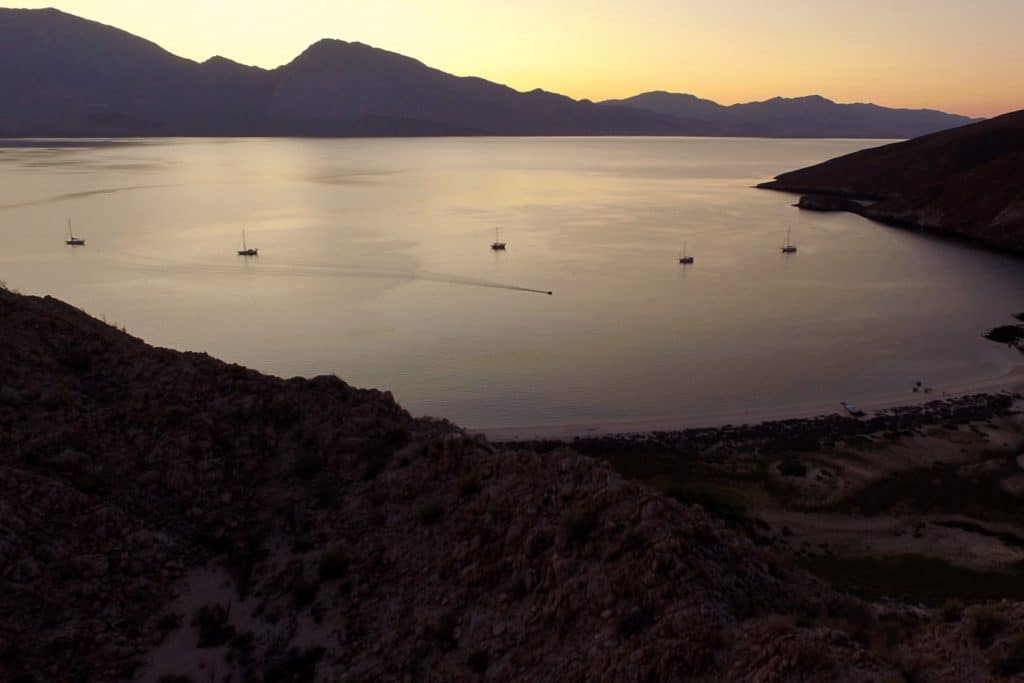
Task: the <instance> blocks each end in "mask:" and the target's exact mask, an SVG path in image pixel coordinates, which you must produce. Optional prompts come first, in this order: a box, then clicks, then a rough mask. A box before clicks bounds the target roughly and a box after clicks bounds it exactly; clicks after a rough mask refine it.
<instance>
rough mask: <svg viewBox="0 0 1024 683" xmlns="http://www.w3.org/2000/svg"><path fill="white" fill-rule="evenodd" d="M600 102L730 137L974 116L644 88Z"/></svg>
mask: <svg viewBox="0 0 1024 683" xmlns="http://www.w3.org/2000/svg"><path fill="white" fill-rule="evenodd" d="M601 104H603V105H607V106H616V107H634V108H636V109H644V110H647V111H651V112H656V113H658V114H663V115H665V116H673V117H677V118H685V119H691V120H696V121H701V122H703V123H704V124H705V125H706V126H707V128H708V129H709V130H714V131H715V134H716V135H734V136H759V137H812V138H813V137H837V138H912V137H917V136H919V135H925V134H927V133H934V132H935V131H939V130H945V129H947V128H953V127H955V126H963V125H966V124H968V123H972V122H974V121H976V120H977V119H970V118H968V117H966V116H958V115H956V114H947V113H945V112H941V111H935V110H932V109H890V108H887V107H880V106H878V105H876V104H837V103H835V102H833V101H831V100H827V99H825V98H824V97H821V96H819V95H811V96H809V97H797V98H792V99H790V98H784V97H775V98H773V99H770V100H766V101H764V102H748V103H745V104H734V105H731V106H723V105H721V104H718V103H717V102H712V101H711V100H703V99H700V98H698V97H695V96H693V95H684V94H678V93H668V92H648V93H644V94H642V95H636V96H635V97H630V98H627V99H624V100H608V101H606V102H602V103H601Z"/></svg>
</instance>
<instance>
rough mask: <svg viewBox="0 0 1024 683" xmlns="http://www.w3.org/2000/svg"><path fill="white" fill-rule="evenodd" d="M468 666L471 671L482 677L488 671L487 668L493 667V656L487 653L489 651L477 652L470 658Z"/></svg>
mask: <svg viewBox="0 0 1024 683" xmlns="http://www.w3.org/2000/svg"><path fill="white" fill-rule="evenodd" d="M466 665H467V666H468V667H469V670H470V671H472V672H473V673H475V674H476V675H478V676H482V675H483V674H484V672H486V671H487V667H489V666H490V665H491V656H490V655H489V654H488V653H487V650H476V651H475V652H473V654H471V655H470V656H469V659H468V660H467V661H466Z"/></svg>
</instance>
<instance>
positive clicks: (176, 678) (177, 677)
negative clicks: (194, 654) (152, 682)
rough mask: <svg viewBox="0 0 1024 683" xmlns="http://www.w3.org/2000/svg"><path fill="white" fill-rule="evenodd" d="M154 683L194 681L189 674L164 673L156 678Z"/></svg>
mask: <svg viewBox="0 0 1024 683" xmlns="http://www.w3.org/2000/svg"><path fill="white" fill-rule="evenodd" d="M156 683H194V681H193V679H192V677H191V676H188V675H186V674H164V675H163V676H161V677H160V678H158V679H156Z"/></svg>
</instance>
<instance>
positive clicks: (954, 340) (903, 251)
mask: <svg viewBox="0 0 1024 683" xmlns="http://www.w3.org/2000/svg"><path fill="white" fill-rule="evenodd" d="M874 144H878V143H873V142H865V141H843V140H830V141H820V140H817V141H808V140H799V141H796V140H734V139H650V138H640V139H635V138H634V139H617V138H605V139H426V140H291V139H269V140H267V139H259V140H173V141H167V140H139V141H133V142H131V143H129V144H124V143H109V142H102V141H98V142H96V143H95V144H86V145H84V146H75V147H61V146H46V145H43V146H39V147H25V146H15V147H3V146H2V145H0V238H2V247H0V279H3V280H6V281H7V282H8V284H9V285H10V286H12V287H15V288H17V289H20V290H22V291H24V292H27V293H39V294H44V293H48V294H53V295H55V296H57V297H60V298H62V299H65V300H67V301H69V302H71V303H73V304H75V305H77V306H80V307H82V308H84V309H85V310H87V311H88V312H90V313H92V314H94V315H101V316H105V317H106V319H107V320H108V321H110V322H114V323H116V324H118V325H124V326H126V327H127V329H128V331H129V332H131V333H133V334H135V335H138V336H141V337H142V338H144V339H146V340H147V341H148V342H150V343H153V344H157V345H161V346H171V347H175V348H179V349H193V350H206V351H208V352H210V353H211V354H213V355H215V356H218V357H220V358H223V359H225V360H229V361H234V362H238V363H243V364H245V365H249V366H252V367H255V368H257V369H260V370H262V371H266V372H269V373H273V374H277V375H283V376H292V375H305V376H312V375H317V374H324V373H336V374H338V375H340V376H341V377H343V378H345V379H346V380H348V381H349V382H351V383H353V384H356V385H359V386H374V387H381V388H387V389H390V390H391V391H393V392H394V394H395V396H396V398H397V399H398V400H399V401H401V402H402V403H403V404H404V405H405V406H406V407H408V408H409V409H410V410H411V411H412V412H413V413H415V414H431V415H438V416H445V417H450V418H452V419H453V420H455V421H457V422H459V423H461V424H463V425H466V426H470V427H478V428H486V427H513V426H529V425H552V424H565V423H599V422H608V421H632V420H658V419H674V418H679V417H685V416H693V415H706V414H713V413H725V412H737V411H748V410H759V409H763V408H780V407H786V406H800V405H805V404H806V405H809V404H812V403H820V402H822V401H832V400H835V401H839V400H840V399H847V400H866V399H870V398H871V397H877V396H880V395H890V394H894V393H895V394H899V393H900V392H904V393H906V394H907V395H908V396H909V395H910V394H909V390H910V386H911V383H912V382H914V381H916V380H918V379H920V380H924V381H925V382H926V383H929V384H932V385H935V386H937V387H941V386H943V385H944V384H950V383H957V382H966V381H972V380H975V379H982V378H987V377H993V376H997V375H999V374H1000V373H1003V372H1005V371H1006V370H1007V369H1008V368H1009V367H1010V364H1011V363H1013V362H1014V361H1015V359H1016V358H1018V357H1017V356H1016V355H1015V354H1014V353H1013V352H1011V351H1009V350H1007V349H1005V348H1003V347H1000V346H997V345H994V344H992V343H990V342H986V341H985V340H983V339H982V338H981V337H980V333H981V332H982V331H984V330H985V329H987V328H988V327H990V326H992V325H995V324H1000V323H1002V322H1004V321H1006V319H1007V318H1008V315H1009V314H1010V313H1013V312H1016V311H1017V310H1018V309H1021V308H1024V297H1022V295H1024V262H1021V261H1017V260H1012V259H1008V258H1003V257H1000V256H997V255H993V254H991V253H985V252H982V251H977V250H973V249H970V248H964V247H962V246H958V245H954V244H950V243H947V242H943V241H939V240H935V239H930V238H926V237H922V236H920V235H916V234H912V233H908V232H903V231H898V230H893V229H889V228H885V227H882V226H878V225H875V224H872V223H870V222H867V221H865V220H863V219H860V218H858V217H855V216H849V215H845V214H834V215H833V214H808V213H800V212H798V211H797V210H796V209H794V208H792V207H791V204H792V202H793V201H794V197H792V196H789V195H783V194H778V193H772V192H766V191H760V190H754V189H751V187H750V186H751V185H753V184H754V183H756V182H759V181H761V180H766V179H769V178H771V177H772V176H774V175H776V174H777V173H780V172H782V171H785V170H789V169H793V168H797V167H802V166H806V165H808V164H810V163H814V162H818V161H822V160H824V159H827V158H830V157H833V156H836V155H839V154H843V153H847V152H851V151H854V150H856V149H860V148H862V147H866V146H873V145H874ZM69 218H70V219H71V220H72V223H73V226H74V229H75V232H76V233H77V234H79V235H80V236H82V237H84V238H86V240H87V241H88V245H87V246H86V247H83V248H77V249H74V248H70V247H66V246H65V245H64V243H63V239H64V235H65V230H66V228H65V223H66V221H67V220H68V219H69ZM790 225H791V226H792V229H793V240H794V242H795V243H796V244H797V245H798V246H799V253H798V254H796V255H793V256H788V257H786V256H783V255H781V254H780V252H779V247H780V245H781V243H782V242H783V241H784V239H785V233H786V227H787V226H790ZM495 226H501V228H502V233H501V234H502V238H503V239H505V240H507V242H508V250H507V252H505V253H494V252H492V251H491V250H490V248H489V245H490V243H491V241H492V240H493V238H494V228H495ZM243 228H245V229H246V234H247V237H248V242H249V244H250V246H255V247H258V249H259V254H260V255H259V257H258V258H253V259H245V258H241V257H238V256H236V255H235V250H236V249H237V248H238V246H239V239H240V233H241V231H242V229H243ZM684 240H686V241H687V243H688V250H689V253H690V254H691V255H693V256H694V257H695V259H696V263H695V264H694V266H692V267H687V268H685V269H684V268H682V267H680V266H679V264H678V255H679V251H680V249H681V247H682V243H683V241H684ZM506 286H507V287H506ZM517 287H519V288H528V289H538V290H552V291H553V292H554V295H553V296H547V295H544V294H537V293H533V292H529V291H523V290H519V289H515V288H517Z"/></svg>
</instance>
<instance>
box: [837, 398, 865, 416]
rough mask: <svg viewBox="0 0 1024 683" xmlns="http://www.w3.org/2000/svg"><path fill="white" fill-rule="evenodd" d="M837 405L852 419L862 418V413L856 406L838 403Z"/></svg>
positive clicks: (844, 402)
mask: <svg viewBox="0 0 1024 683" xmlns="http://www.w3.org/2000/svg"><path fill="white" fill-rule="evenodd" d="M839 405H841V406H842V407H843V408H845V409H846V412H848V413H849V414H850V415H851V416H853V417H864V411H863V410H861V409H860V408H858V407H857V406H855V405H853V404H852V403H847V402H846V401H840V403H839Z"/></svg>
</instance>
